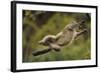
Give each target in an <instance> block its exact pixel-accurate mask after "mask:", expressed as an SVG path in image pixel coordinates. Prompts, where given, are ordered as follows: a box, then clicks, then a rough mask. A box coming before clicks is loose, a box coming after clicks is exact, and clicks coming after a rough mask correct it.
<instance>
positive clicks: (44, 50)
mask: <svg viewBox="0 0 100 73" xmlns="http://www.w3.org/2000/svg"><path fill="white" fill-rule="evenodd" d="M49 51H51V48H47V49H43V50H37V51H35V52H33V53H32V55H33V56H38V55H42V54H45V53H48V52H49Z"/></svg>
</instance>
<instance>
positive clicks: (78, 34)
mask: <svg viewBox="0 0 100 73" xmlns="http://www.w3.org/2000/svg"><path fill="white" fill-rule="evenodd" d="M87 31H88V30H87V29H84V30H83V31H80V32H77V34H76V37H75V39H77V37H78V36H80V35H82V34H83V33H85V32H87Z"/></svg>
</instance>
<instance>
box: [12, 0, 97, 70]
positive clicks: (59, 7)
mask: <svg viewBox="0 0 100 73" xmlns="http://www.w3.org/2000/svg"><path fill="white" fill-rule="evenodd" d="M12 6H13V8H14V6H15V10H14V9H13V8H12V12H13V15H14V16H15V17H16V18H15V20H14V19H12V20H13V22H12V26H13V27H12V29H13V28H14V23H15V24H16V27H15V28H16V35H17V36H16V38H15V39H16V41H17V42H16V44H15V45H16V47H15V48H16V51H15V54H14V55H15V57H16V58H14V57H13V58H12V59H14V60H12V61H13V63H14V61H15V59H16V61H15V62H16V64H15V67H14V66H12V67H14V68H12V71H24V70H38V69H40V70H46V69H56V68H77V67H88V66H90V67H92V66H97V47H96V46H97V40H96V35H95V34H97V33H96V32H97V31H96V30H97V27H96V26H97V23H96V22H97V17H96V15H97V12H96V11H97V7H96V6H84V5H63V4H49V3H34V2H19V1H13V2H12ZM23 9H24V10H25V9H26V10H42V11H60V12H81V13H91V59H90V60H75V61H57V62H56V61H54V62H35V63H34V62H33V63H22V10H23ZM12 18H14V17H12ZM14 21H15V22H14ZM13 30H14V29H13ZM14 36H15V35H14ZM14 36H13V37H14ZM95 40H96V41H95ZM14 42H15V41H14ZM14 42H13V43H14ZM13 47H14V46H13ZM13 49H14V48H12V50H13ZM13 52H14V51H13ZM12 54H13V53H12Z"/></svg>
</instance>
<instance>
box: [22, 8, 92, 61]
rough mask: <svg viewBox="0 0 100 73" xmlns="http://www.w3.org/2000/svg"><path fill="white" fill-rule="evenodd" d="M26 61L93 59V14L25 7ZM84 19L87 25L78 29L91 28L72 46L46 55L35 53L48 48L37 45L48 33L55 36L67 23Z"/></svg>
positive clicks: (24, 56)
mask: <svg viewBox="0 0 100 73" xmlns="http://www.w3.org/2000/svg"><path fill="white" fill-rule="evenodd" d="M22 18H23V23H22V24H23V33H22V35H23V36H22V39H23V40H22V41H23V42H22V44H23V49H22V50H23V53H22V54H23V59H22V60H23V62H45V61H64V60H66V61H67V60H86V59H91V40H90V39H91V37H90V30H91V28H90V27H91V26H90V24H91V14H89V13H75V12H50V11H33V10H23V17H22ZM81 20H85V23H84V25H83V26H82V27H81V28H80V29H79V30H78V31H80V30H82V29H84V28H87V29H88V33H85V34H83V35H81V36H79V38H78V39H76V40H75V41H74V42H73V43H72V44H71V45H70V46H68V47H67V45H66V46H64V48H62V50H61V51H60V52H55V51H53V50H52V51H51V52H49V53H46V54H44V55H40V56H33V55H32V52H33V51H36V50H39V49H44V48H47V46H43V45H40V44H38V41H40V40H41V39H42V38H43V37H44V36H46V35H48V34H52V35H56V34H57V33H59V32H60V31H61V30H62V29H63V28H64V27H65V26H66V25H67V24H69V23H72V22H73V21H77V22H80V21H81Z"/></svg>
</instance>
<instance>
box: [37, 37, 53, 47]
mask: <svg viewBox="0 0 100 73" xmlns="http://www.w3.org/2000/svg"><path fill="white" fill-rule="evenodd" d="M53 42H54V40H53V39H52V38H51V37H48V38H43V39H42V40H41V41H39V42H38V43H39V44H41V45H45V46H48V45H49V44H50V43H53Z"/></svg>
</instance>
